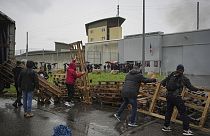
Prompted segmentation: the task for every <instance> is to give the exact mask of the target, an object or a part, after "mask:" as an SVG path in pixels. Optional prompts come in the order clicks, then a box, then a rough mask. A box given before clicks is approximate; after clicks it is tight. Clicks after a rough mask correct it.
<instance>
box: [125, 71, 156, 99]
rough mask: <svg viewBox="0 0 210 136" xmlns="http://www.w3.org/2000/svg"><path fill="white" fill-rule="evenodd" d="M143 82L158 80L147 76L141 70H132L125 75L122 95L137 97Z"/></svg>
mask: <svg viewBox="0 0 210 136" xmlns="http://www.w3.org/2000/svg"><path fill="white" fill-rule="evenodd" d="M141 82H143V83H151V82H156V79H149V78H145V77H144V76H143V75H142V74H141V72H140V71H138V70H134V69H133V70H131V71H130V72H129V73H128V74H127V75H126V77H125V83H124V85H123V89H122V97H127V98H137V95H138V93H139V88H140V84H141Z"/></svg>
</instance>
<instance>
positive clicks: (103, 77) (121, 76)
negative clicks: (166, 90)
mask: <svg viewBox="0 0 210 136" xmlns="http://www.w3.org/2000/svg"><path fill="white" fill-rule="evenodd" d="M125 75H126V73H118V74H111V73H108V72H102V73H100V74H97V73H89V74H88V77H89V80H92V84H94V85H95V84H98V81H124V80H125ZM145 77H148V76H147V75H145ZM155 78H157V80H158V81H161V80H163V79H164V76H163V75H159V74H155Z"/></svg>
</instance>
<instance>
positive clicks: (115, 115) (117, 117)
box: [114, 113, 120, 121]
mask: <svg viewBox="0 0 210 136" xmlns="http://www.w3.org/2000/svg"><path fill="white" fill-rule="evenodd" d="M114 117H115V118H116V119H117V120H118V121H120V117H119V116H118V115H117V113H115V114H114Z"/></svg>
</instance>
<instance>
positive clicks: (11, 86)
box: [4, 85, 16, 94]
mask: <svg viewBox="0 0 210 136" xmlns="http://www.w3.org/2000/svg"><path fill="white" fill-rule="evenodd" d="M4 91H7V93H10V94H15V93H16V89H15V86H14V85H10V88H5V89H4Z"/></svg>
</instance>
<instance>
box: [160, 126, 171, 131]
mask: <svg viewBox="0 0 210 136" xmlns="http://www.w3.org/2000/svg"><path fill="white" fill-rule="evenodd" d="M162 131H164V132H170V131H172V130H171V127H170V126H168V127H166V126H164V127H163V128H162Z"/></svg>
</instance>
